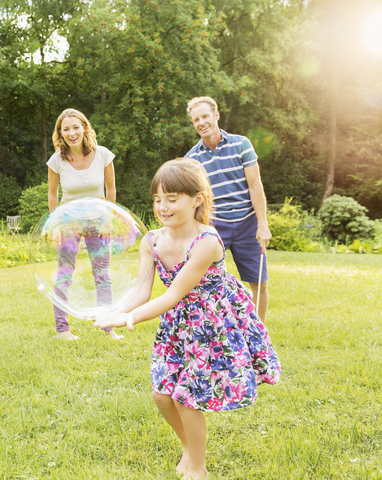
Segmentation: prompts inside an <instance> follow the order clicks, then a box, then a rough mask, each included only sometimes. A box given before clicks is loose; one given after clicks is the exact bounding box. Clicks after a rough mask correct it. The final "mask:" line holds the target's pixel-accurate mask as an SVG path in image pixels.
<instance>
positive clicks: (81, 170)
mask: <svg viewBox="0 0 382 480" xmlns="http://www.w3.org/2000/svg"><path fill="white" fill-rule="evenodd" d="M97 152H98V149H97V147H96V149H95V150H94V155H93V159H92V161H91V164H90V165H89V166H88V167H87V168H80V169H79V168H74V167H73V165H72V164H71V162H69V161H68V162H67V163H68V165H69V166H70V168H72V169H73V170H75V171H76V172H86V171H87V170H89V168H91V166H92V165H93V163H94V159H95V158H96V155H97Z"/></svg>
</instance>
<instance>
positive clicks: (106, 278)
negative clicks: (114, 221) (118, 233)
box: [53, 220, 113, 332]
mask: <svg viewBox="0 0 382 480" xmlns="http://www.w3.org/2000/svg"><path fill="white" fill-rule="evenodd" d="M81 237H83V238H84V240H85V243H86V247H87V251H88V253H89V258H90V263H91V267H92V274H93V278H94V283H95V286H96V292H97V306H103V305H111V304H112V301H113V295H112V286H111V279H110V271H109V270H110V259H111V248H110V235H100V233H99V230H98V228H97V225H96V223H95V222H93V221H91V220H88V221H86V222H84V224H83V225H81V232H78V231H75V230H74V229H71V228H69V227H67V228H65V227H63V228H62V230H61V242H60V244H59V245H58V246H57V253H58V255H57V256H58V269H57V279H56V283H55V288H54V293H55V294H56V295H57V296H58V297H59V298H61V299H62V300H64V301H66V302H68V301H69V289H70V286H71V284H72V282H73V274H74V271H75V268H76V260H77V253H78V250H79V246H80V241H81ZM53 310H54V317H55V321H56V331H57V332H65V331H67V330H70V327H69V323H68V314H67V313H66V312H64V311H63V310H61V309H60V308H58V307H57V306H55V305H54V306H53ZM103 330H108V331H110V330H113V327H107V328H104V329H103Z"/></svg>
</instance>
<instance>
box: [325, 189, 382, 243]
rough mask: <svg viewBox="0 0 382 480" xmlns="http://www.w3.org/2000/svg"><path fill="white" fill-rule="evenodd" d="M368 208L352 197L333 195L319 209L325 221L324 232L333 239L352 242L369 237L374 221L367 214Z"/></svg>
mask: <svg viewBox="0 0 382 480" xmlns="http://www.w3.org/2000/svg"><path fill="white" fill-rule="evenodd" d="M367 211H368V210H367V208H366V207H363V206H362V205H360V204H359V203H358V202H357V201H356V200H354V199H353V198H351V197H341V196H340V195H332V196H331V197H329V198H328V199H327V200H325V202H324V204H323V205H322V207H321V208H320V210H319V211H318V216H319V218H320V219H321V221H322V223H323V232H324V233H325V234H326V235H328V237H329V238H330V239H331V240H337V241H338V242H345V243H347V242H348V241H350V242H352V241H353V240H355V239H358V240H363V239H367V238H369V237H370V236H371V235H372V233H373V229H374V225H373V222H372V221H371V220H369V218H368V216H367V215H366V212H367Z"/></svg>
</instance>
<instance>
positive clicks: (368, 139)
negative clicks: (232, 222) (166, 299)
mask: <svg viewBox="0 0 382 480" xmlns="http://www.w3.org/2000/svg"><path fill="white" fill-rule="evenodd" d="M379 8H380V2H379V0H362V1H361V0H288V1H287V0H279V1H278V0H235V1H230V0H205V1H195V0H187V1H185V0H130V1H115V2H114V1H97V0H96V1H92V0H88V1H78V0H65V1H62V0H24V1H21V0H19V1H13V0H0V80H1V81H0V221H1V220H3V221H4V220H5V218H6V215H11V214H14V215H16V214H21V217H22V222H23V231H22V232H21V233H20V234H18V233H16V234H12V233H10V232H8V231H7V229H6V226H5V223H4V222H2V225H1V231H0V268H1V270H0V311H1V316H0V372H1V374H0V478H2V479H4V480H11V479H12V480H14V479H27V480H40V479H43V478H49V479H73V480H78V479H86V480H89V479H93V478H94V479H97V480H98V479H113V480H114V479H134V480H135V479H136V480H138V479H148V480H149V479H154V480H162V479H163V480H165V479H175V478H176V475H175V474H174V473H173V470H174V464H175V459H176V457H177V456H179V445H178V442H177V440H176V438H175V436H174V435H173V434H172V433H170V430H169V428H168V427H167V426H166V424H165V422H164V421H163V419H161V417H160V415H159V414H158V413H157V412H156V410H155V408H154V407H153V402H152V400H151V397H150V393H149V392H150V385H149V370H148V369H149V362H150V351H151V345H152V342H153V338H154V335H155V331H156V327H157V321H155V320H154V321H152V322H148V323H146V324H144V325H140V326H139V327H137V329H136V331H135V332H134V333H133V334H132V335H130V334H127V335H126V338H125V339H124V340H123V341H122V342H120V343H118V345H116V344H115V343H112V342H110V341H108V339H106V338H105V337H104V336H103V335H102V333H101V332H94V331H92V327H91V324H90V323H88V322H83V321H80V320H76V319H71V324H72V326H73V331H74V332H76V333H78V334H79V336H80V337H81V340H80V341H79V342H59V341H58V340H57V339H54V338H53V337H54V332H53V330H54V325H53V314H52V309H51V305H49V304H48V303H47V301H46V300H45V298H44V297H43V296H42V295H41V294H40V293H39V292H38V291H37V288H36V286H35V284H34V280H33V278H32V276H31V273H30V271H29V267H28V266H27V265H26V264H27V263H28V232H29V230H30V228H31V227H32V226H33V225H34V223H35V222H36V221H37V220H38V219H39V218H40V217H41V216H42V214H43V213H45V211H46V210H47V184H46V180H47V168H46V165H45V163H46V160H47V159H48V158H49V156H50V155H51V154H52V153H54V152H53V145H52V143H51V134H52V131H53V127H54V123H55V119H56V118H57V116H58V115H59V113H60V112H61V111H62V110H63V109H64V108H68V107H74V108H77V109H79V110H82V111H83V112H84V113H85V114H86V115H87V116H88V117H89V118H90V120H91V122H92V124H93V126H94V128H95V130H96V132H97V136H98V137H97V138H98V141H99V143H100V144H102V145H105V146H106V147H108V148H109V149H110V150H112V151H113V152H114V153H115V154H116V158H115V162H114V163H115V170H116V183H117V201H118V202H119V203H121V204H123V205H125V206H127V207H128V208H130V209H131V210H133V211H134V212H135V213H137V214H138V215H139V216H140V217H141V218H142V219H143V221H144V222H145V223H146V224H147V226H150V225H152V218H151V217H150V212H151V198H150V196H149V189H148V185H149V182H150V179H151V177H152V175H153V173H154V171H155V170H156V169H157V168H158V166H159V165H160V164H161V163H163V162H164V161H166V160H168V159H170V158H174V157H177V156H181V155H184V154H185V153H186V152H187V151H188V149H189V148H190V147H191V146H192V145H194V143H196V141H197V140H198V136H197V134H196V132H195V131H194V128H193V126H192V125H191V123H190V121H189V119H188V118H187V116H186V104H187V101H188V100H190V99H191V98H192V97H194V96H199V95H211V96H213V97H214V98H215V99H216V100H217V102H218V104H219V106H220V111H221V120H220V125H221V127H222V128H224V129H226V130H227V131H229V132H233V133H240V134H244V135H247V136H248V137H249V138H250V140H251V141H252V143H253V144H254V147H255V149H256V151H257V153H258V155H259V164H260V169H261V174H262V179H263V183H264V189H265V192H266V195H267V198H268V204H269V208H268V219H269V223H270V228H271V231H272V233H273V238H272V243H271V250H269V251H268V257H269V268H270V281H269V289H270V295H271V297H270V307H269V313H268V318H267V326H268V327H269V329H270V333H271V337H272V340H273V343H274V344H275V346H276V349H277V352H278V354H279V356H280V359H281V362H282V365H283V374H282V379H281V381H280V383H279V385H277V386H275V387H268V386H264V388H263V387H260V388H261V389H259V399H258V401H257V404H256V406H255V407H252V408H248V409H243V410H242V411H240V412H235V413H230V414H222V415H215V414H214V415H211V416H208V427H209V438H208V462H209V463H208V468H209V469H210V471H211V478H212V479H216V480H223V479H224V480H225V479H226V480H231V479H232V480H239V479H243V480H244V479H245V480H248V479H254V478H259V479H267V480H268V479H269V480H276V479H280V480H285V479H288V480H289V479H290V480H308V479H309V480H311V479H318V480H322V479H325V480H326V479H344V480H345V479H346V480H348V479H349V480H353V479H354V480H355V479H357V480H358V479H365V480H366V479H376V480H377V479H381V478H382V470H381V462H380V458H381V453H382V452H381V445H382V429H381V426H380V425H381V422H380V410H381V403H382V396H381V389H380V378H381V376H382V375H381V374H382V371H381V368H382V367H381V365H382V361H381V360H382V358H381V357H382V343H381V316H380V312H381V301H382V296H381V293H380V292H381V290H380V287H381V281H382V274H381V267H382V257H381V256H380V255H375V254H376V253H381V252H382V225H381V221H380V220H379V219H381V218H382V198H381V197H382V193H381V184H382V175H381V173H382V147H381V145H382V142H381V140H382V122H381V118H382V115H381V114H382V75H381V73H382V39H381V36H380V35H381V34H380V32H381V31H382V25H381V24H382V20H381V21H380V23H379V24H378V23H375V20H378V19H380V18H381V17H380V15H382V14H381V11H380V10H379ZM378 42H379V43H378ZM324 200H325V202H324ZM366 209H367V210H366ZM339 253H343V255H338V254H339ZM353 253H358V254H362V255H353ZM227 266H228V269H229V270H230V271H231V272H232V273H236V270H235V266H234V264H233V262H232V259H231V257H230V255H228V261H227ZM9 267H13V268H9ZM161 288H162V287H161V286H160V285H159V283H158V279H156V283H155V289H154V292H153V294H154V296H156V295H158V294H159V293H160V292H161ZM124 333H125V334H126V332H124Z"/></svg>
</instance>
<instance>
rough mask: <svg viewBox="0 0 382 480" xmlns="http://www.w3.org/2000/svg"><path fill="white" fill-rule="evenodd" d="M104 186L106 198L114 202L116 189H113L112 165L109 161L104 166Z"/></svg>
mask: <svg viewBox="0 0 382 480" xmlns="http://www.w3.org/2000/svg"><path fill="white" fill-rule="evenodd" d="M105 187H106V200H109V201H110V202H113V203H115V199H116V189H115V175H114V165H113V162H110V163H109V165H108V166H107V167H106V168H105Z"/></svg>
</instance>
